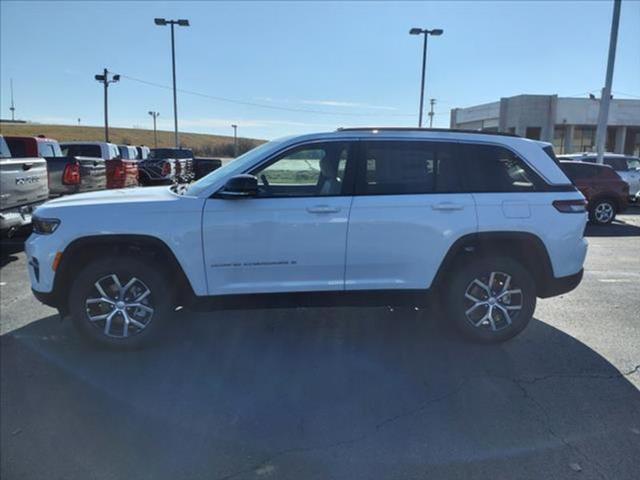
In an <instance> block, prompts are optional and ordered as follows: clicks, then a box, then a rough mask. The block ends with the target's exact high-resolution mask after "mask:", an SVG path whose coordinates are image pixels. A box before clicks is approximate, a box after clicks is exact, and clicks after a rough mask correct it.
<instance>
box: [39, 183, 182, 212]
mask: <svg viewBox="0 0 640 480" xmlns="http://www.w3.org/2000/svg"><path fill="white" fill-rule="evenodd" d="M176 198H178V197H177V195H176V194H175V193H173V192H172V191H171V190H170V187H166V186H162V187H137V188H122V189H118V190H101V191H97V192H87V193H77V194H75V195H67V196H64V197H60V198H56V199H55V200H49V201H48V202H47V203H45V204H44V207H45V208H46V207H52V208H59V207H79V206H83V205H87V206H88V205H107V204H135V203H150V202H154V203H155V202H162V201H172V200H175V199H176Z"/></svg>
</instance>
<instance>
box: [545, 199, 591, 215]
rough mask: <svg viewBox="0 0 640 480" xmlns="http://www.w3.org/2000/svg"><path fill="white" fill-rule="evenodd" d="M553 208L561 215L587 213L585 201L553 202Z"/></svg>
mask: <svg viewBox="0 0 640 480" xmlns="http://www.w3.org/2000/svg"><path fill="white" fill-rule="evenodd" d="M553 206H554V207H556V210H558V211H559V212H562V213H585V212H586V211H587V201H586V200H555V201H554V202H553Z"/></svg>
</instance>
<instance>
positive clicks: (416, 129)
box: [336, 127, 520, 138]
mask: <svg viewBox="0 0 640 480" xmlns="http://www.w3.org/2000/svg"><path fill="white" fill-rule="evenodd" d="M367 130H377V131H385V132H389V131H391V132H452V133H475V134H478V135H499V136H502V137H517V138H520V135H516V134H515V133H507V132H488V131H485V130H465V129H458V128H421V127H338V129H337V130H336V131H338V132H358V131H367Z"/></svg>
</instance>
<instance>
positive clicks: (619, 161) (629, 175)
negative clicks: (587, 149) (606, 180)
mask: <svg viewBox="0 0 640 480" xmlns="http://www.w3.org/2000/svg"><path fill="white" fill-rule="evenodd" d="M597 159H598V156H597V155H596V154H595V153H576V154H571V155H562V156H561V157H560V160H572V161H580V162H589V163H596V161H597ZM603 162H604V164H605V165H609V166H610V167H611V168H613V169H614V170H615V171H616V173H617V174H618V175H619V176H620V178H621V179H622V180H624V181H625V182H627V183H628V184H629V200H631V201H635V196H636V194H638V193H640V158H638V157H632V156H630V155H620V154H616V153H605V155H604V157H603Z"/></svg>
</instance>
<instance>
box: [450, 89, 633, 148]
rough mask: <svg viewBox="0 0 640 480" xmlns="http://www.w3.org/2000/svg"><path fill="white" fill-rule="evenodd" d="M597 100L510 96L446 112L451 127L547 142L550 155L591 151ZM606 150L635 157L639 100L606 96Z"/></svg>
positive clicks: (550, 96)
mask: <svg viewBox="0 0 640 480" xmlns="http://www.w3.org/2000/svg"><path fill="white" fill-rule="evenodd" d="M599 107H600V102H599V101H598V100H597V99H591V98H569V97H558V96H557V95H516V96H515V97H508V98H501V99H500V101H498V102H491V103H485V104H483V105H476V106H473V107H468V108H454V109H452V110H451V128H460V129H469V130H484V131H492V132H508V133H515V134H516V135H520V136H522V137H527V138H532V139H535V140H543V141H546V142H551V143H553V146H554V149H555V151H556V153H574V152H585V151H594V150H595V143H596V141H595V140H596V125H597V123H598V110H599ZM606 151H608V152H616V153H625V154H632V155H640V100H627V99H616V98H614V99H612V100H611V103H610V104H609V122H608V128H607V143H606Z"/></svg>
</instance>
